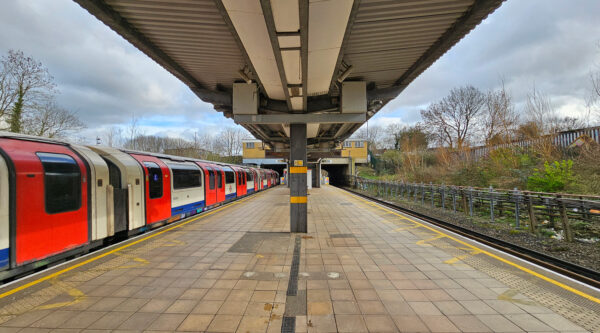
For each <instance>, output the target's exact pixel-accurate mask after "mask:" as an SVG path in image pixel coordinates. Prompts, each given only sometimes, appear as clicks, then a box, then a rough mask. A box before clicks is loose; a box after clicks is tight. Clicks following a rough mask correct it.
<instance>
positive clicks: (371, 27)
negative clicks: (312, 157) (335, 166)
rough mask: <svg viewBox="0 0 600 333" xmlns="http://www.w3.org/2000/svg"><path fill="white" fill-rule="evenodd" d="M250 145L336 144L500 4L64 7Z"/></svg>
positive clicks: (84, 1)
mask: <svg viewBox="0 0 600 333" xmlns="http://www.w3.org/2000/svg"><path fill="white" fill-rule="evenodd" d="M74 1H75V2H77V3H79V4H80V5H81V6H82V7H83V8H85V9H86V10H88V11H89V12H90V13H91V14H92V15H94V16H95V17H96V18H98V19H99V20H100V21H102V22H104V23H105V24H106V25H107V26H109V27H110V28H111V29H113V30H114V31H116V32H117V33H118V34H119V35H121V36H122V37H124V38H125V39H126V40H127V41H129V42H130V43H132V44H133V45H134V46H136V47H137V48H138V49H140V50H141V51H142V52H144V53H145V54H146V55H148V56H149V57H150V58H152V59H153V60H154V61H156V62H157V63H158V64H160V65H161V66H162V67H164V68H165V69H167V70H168V71H169V72H171V73H172V74H173V75H175V76H176V77H177V78H178V79H180V80H181V81H182V82H184V83H185V84H186V85H187V86H188V87H189V88H190V89H191V90H192V91H193V92H194V93H195V94H196V95H197V96H198V97H199V98H200V99H201V100H203V101H205V102H208V103H211V104H213V106H214V108H215V110H217V111H220V112H222V113H223V114H224V116H225V117H229V118H233V119H234V120H235V122H236V123H238V124H240V125H242V126H244V127H245V128H246V129H247V130H248V131H250V133H252V134H253V135H254V136H255V137H256V138H257V139H260V140H263V141H265V142H268V143H271V144H273V145H275V146H280V147H285V146H287V145H288V144H289V135H290V133H289V124H292V123H306V124H307V138H308V144H309V146H313V147H323V148H325V147H330V146H331V145H333V144H335V143H336V142H340V141H343V140H344V139H346V138H348V137H349V136H350V135H351V134H352V133H353V132H354V131H356V130H357V129H358V128H359V127H360V126H361V125H362V124H363V123H364V122H365V121H367V120H368V119H369V118H371V117H372V116H373V115H374V114H375V113H376V112H377V111H379V110H380V109H381V108H382V107H383V106H384V105H386V104H387V103H388V102H390V101H391V100H392V99H394V98H395V97H397V96H398V95H399V94H400V93H401V92H402V91H403V90H404V88H406V87H407V86H408V85H409V84H410V83H411V82H412V81H413V80H414V79H415V78H416V77H417V76H419V75H420V74H421V73H422V72H423V71H425V70H426V69H427V68H428V67H429V66H430V65H431V64H433V63H434V62H435V61H436V60H437V59H438V58H440V57H441V56H442V55H443V54H444V53H445V52H446V51H448V50H449V49H450V48H451V47H452V46H453V45H455V44H456V43H457V42H458V41H459V40H460V39H462V38H463V37H464V36H465V35H466V34H468V33H469V31H471V30H472V29H473V28H474V27H475V26H476V25H477V24H479V23H480V22H481V21H482V20H484V19H485V18H486V17H487V16H488V15H489V14H490V13H492V12H493V11H494V10H495V9H497V8H498V7H499V6H500V5H501V4H502V2H503V0H452V1H450V0H387V1H383V0H354V1H353V0H324V1H316V0H243V1H240V0H74Z"/></svg>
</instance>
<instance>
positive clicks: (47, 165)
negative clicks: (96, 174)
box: [36, 153, 81, 214]
mask: <svg viewBox="0 0 600 333" xmlns="http://www.w3.org/2000/svg"><path fill="white" fill-rule="evenodd" d="M36 155H37V156H38V158H39V159H40V161H41V162H42V166H43V167H44V192H45V193H44V201H45V206H46V212H48V214H57V213H62V212H69V211H73V210H77V209H79V207H81V170H80V169H79V165H78V164H77V162H75V160H74V159H73V158H72V157H71V156H69V155H64V154H54V153H36Z"/></svg>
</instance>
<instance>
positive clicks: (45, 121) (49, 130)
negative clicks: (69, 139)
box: [22, 102, 85, 138]
mask: <svg viewBox="0 0 600 333" xmlns="http://www.w3.org/2000/svg"><path fill="white" fill-rule="evenodd" d="M22 126H23V129H22V131H23V133H26V134H30V135H37V136H45V137H48V138H60V137H64V136H65V134H67V133H68V132H71V131H75V130H80V129H83V128H85V125H84V124H83V123H82V122H81V121H80V120H79V118H78V117H77V115H75V114H74V113H72V112H70V111H68V110H66V109H63V108H61V107H59V106H57V105H56V104H55V103H54V102H48V103H46V104H43V105H39V106H37V107H36V108H35V109H34V110H33V111H32V112H31V114H30V115H29V116H28V117H26V118H25V119H24V120H23V123H22Z"/></svg>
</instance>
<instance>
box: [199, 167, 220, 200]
mask: <svg viewBox="0 0 600 333" xmlns="http://www.w3.org/2000/svg"><path fill="white" fill-rule="evenodd" d="M198 165H199V166H200V167H201V168H202V169H203V170H204V184H205V186H204V191H205V192H204V193H205V196H204V198H205V199H204V200H206V207H209V206H212V205H214V204H215V203H217V186H216V185H217V184H216V178H217V177H216V172H215V170H213V168H212V167H211V166H210V165H209V164H206V163H198Z"/></svg>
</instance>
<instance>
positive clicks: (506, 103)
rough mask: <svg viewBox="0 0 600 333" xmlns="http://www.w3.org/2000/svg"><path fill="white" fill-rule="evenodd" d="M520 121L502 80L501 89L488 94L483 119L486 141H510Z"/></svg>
mask: <svg viewBox="0 0 600 333" xmlns="http://www.w3.org/2000/svg"><path fill="white" fill-rule="evenodd" d="M518 122H519V116H518V115H517V113H516V112H515V107H514V105H513V103H512V98H511V96H510V94H508V92H507V91H506V89H505V87H504V82H502V87H501V88H500V89H499V90H493V91H489V92H488V93H487V94H486V98H485V105H484V107H483V112H482V119H481V126H482V132H483V138H484V140H485V143H486V144H488V145H490V144H492V145H493V144H499V143H503V142H508V141H510V140H511V139H512V138H511V134H512V133H513V131H514V129H515V127H516V126H517V125H518Z"/></svg>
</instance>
